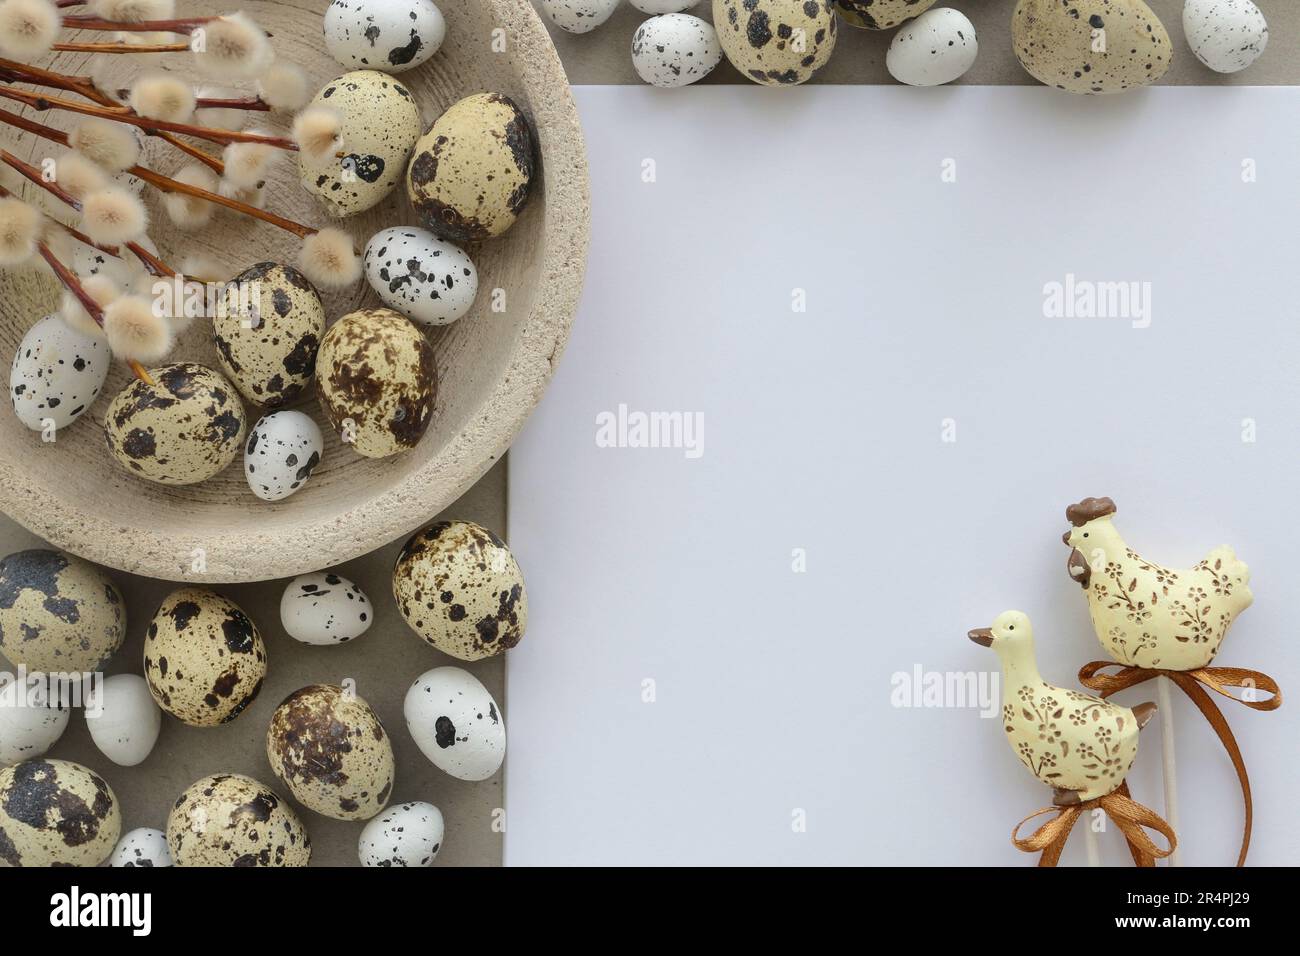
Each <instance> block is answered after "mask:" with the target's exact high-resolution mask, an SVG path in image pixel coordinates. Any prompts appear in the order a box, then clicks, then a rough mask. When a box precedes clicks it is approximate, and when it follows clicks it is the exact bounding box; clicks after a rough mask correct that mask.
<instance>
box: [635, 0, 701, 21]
mask: <svg viewBox="0 0 1300 956" xmlns="http://www.w3.org/2000/svg"><path fill="white" fill-rule="evenodd" d="M628 2H629V3H631V4H632V6H634V7H635V8H636V9H638V10H640V11H641V12H642V13H648V14H650V16H652V17H654V16H659V15H660V14H664V13H681V12H682V11H683V10H689V9H690V8H691V7H693V6H695V5H696V4H697V3H699V2H700V0H628Z"/></svg>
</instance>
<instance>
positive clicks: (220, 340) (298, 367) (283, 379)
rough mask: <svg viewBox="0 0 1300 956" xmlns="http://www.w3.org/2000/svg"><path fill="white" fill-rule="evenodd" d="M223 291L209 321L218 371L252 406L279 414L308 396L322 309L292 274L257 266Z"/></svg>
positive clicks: (299, 275) (279, 267) (309, 288)
mask: <svg viewBox="0 0 1300 956" xmlns="http://www.w3.org/2000/svg"><path fill="white" fill-rule="evenodd" d="M233 282H234V284H233V285H230V286H227V287H226V308H224V309H218V310H217V315H216V316H215V317H214V318H213V320H212V342H213V344H214V345H215V346H216V347H217V359H218V360H219V361H220V362H221V368H222V371H224V372H225V373H226V375H228V376H229V377H230V380H231V381H232V382H234V383H235V387H236V388H238V389H239V392H240V394H241V395H243V396H244V398H246V399H248V400H249V401H250V402H252V403H253V404H254V405H261V406H263V407H266V408H283V407H284V406H286V405H290V404H292V403H293V402H295V401H297V400H298V399H299V398H300V397H302V395H303V394H304V393H305V392H307V390H308V388H309V386H310V385H311V382H312V379H313V378H314V377H315V375H316V352H317V350H318V349H319V348H320V340H321V337H322V336H324V335H325V307H324V306H323V305H321V301H320V296H319V295H318V294H317V292H316V289H315V287H314V286H313V285H312V284H311V283H310V282H308V281H307V277H306V276H304V275H303V274H302V273H301V272H299V271H298V270H297V269H295V268H293V267H292V266H286V265H281V264H279V263H277V262H262V263H259V264H257V265H255V266H253V267H251V268H249V269H246V270H245V271H244V272H242V273H240V274H239V275H238V276H236V277H235V279H234V280H233Z"/></svg>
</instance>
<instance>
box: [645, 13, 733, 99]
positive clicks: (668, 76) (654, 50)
mask: <svg viewBox="0 0 1300 956" xmlns="http://www.w3.org/2000/svg"><path fill="white" fill-rule="evenodd" d="M721 60H722V47H721V46H719V45H718V34H717V33H716V32H714V29H713V27H712V25H710V24H708V23H706V22H704V21H703V20H701V19H700V18H699V17H693V16H691V15H690V14H688V13H665V14H663V15H662V16H657V17H651V18H650V19H649V20H647V21H645V23H643V24H641V25H640V26H639V27H637V28H636V33H634V34H632V66H633V68H634V69H635V70H636V72H637V76H639V77H641V79H643V80H645V81H646V82H647V83H649V84H650V85H651V86H659V87H664V88H669V87H674V86H686V85H688V84H690V83H694V82H695V81H696V80H702V79H704V77H706V76H708V75H709V73H711V72H712V71H713V68H714V67H715V66H717V65H718V63H719V61H721Z"/></svg>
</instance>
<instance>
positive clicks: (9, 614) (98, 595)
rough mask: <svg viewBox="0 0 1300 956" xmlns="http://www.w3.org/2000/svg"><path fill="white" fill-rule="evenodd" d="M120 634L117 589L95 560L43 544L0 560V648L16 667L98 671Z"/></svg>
mask: <svg viewBox="0 0 1300 956" xmlns="http://www.w3.org/2000/svg"><path fill="white" fill-rule="evenodd" d="M125 634H126V605H125V604H124V603H123V601H122V592H121V591H119V590H118V589H117V585H116V584H114V583H113V581H112V579H111V578H110V577H109V576H108V575H107V574H105V573H104V572H103V571H101V570H100V569H99V568H97V567H95V566H94V565H92V564H89V563H88V562H86V561H83V560H82V559H81V558H77V557H74V556H72V555H70V554H66V553H64V552H62V551H49V550H46V549H43V548H36V549H33V550H30V551H19V552H17V553H15V554H11V555H9V556H8V557H6V558H4V559H3V560H0V653H3V654H4V656H5V657H6V658H7V659H8V660H9V663H11V664H13V665H14V666H15V667H19V666H22V667H26V668H27V670H28V671H29V672H35V671H42V672H46V673H48V672H68V673H78V674H80V673H86V672H90V671H97V670H102V669H103V667H104V665H106V664H107V663H108V662H109V660H110V659H111V658H112V656H113V654H114V653H115V652H116V651H117V649H118V648H119V647H121V646H122V638H123V637H124V636H125Z"/></svg>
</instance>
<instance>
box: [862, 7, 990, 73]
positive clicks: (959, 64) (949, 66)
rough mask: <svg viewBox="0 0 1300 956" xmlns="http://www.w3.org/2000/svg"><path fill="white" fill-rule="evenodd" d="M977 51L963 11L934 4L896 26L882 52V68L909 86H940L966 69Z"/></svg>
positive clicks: (970, 26) (972, 30)
mask: <svg viewBox="0 0 1300 956" xmlns="http://www.w3.org/2000/svg"><path fill="white" fill-rule="evenodd" d="M978 52H979V44H978V43H977V42H976V40H975V27H974V26H972V25H971V22H970V20H968V19H966V15H965V14H964V13H962V12H961V11H959V10H954V9H952V8H951V7H936V8H935V9H933V10H927V11H926V12H925V13H923V14H921V15H920V16H919V17H917V18H916V19H915V20H909V21H908V22H907V23H905V24H903V25H902V26H901V27H899V28H898V32H897V33H895V34H894V39H893V40H891V41H890V43H889V52H888V53H886V54H885V68H886V69H887V70H889V75H890V76H892V77H893V78H894V79H896V80H898V82H900V83H906V84H907V85H908V86H939V85H941V84H943V83H951V82H952V81H953V80H955V79H957V77H959V76H961V75H962V74H963V73H965V72H966V71H967V70H969V69H970V68H971V64H973V63H974V62H975V55H976V54H977V53H978Z"/></svg>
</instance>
